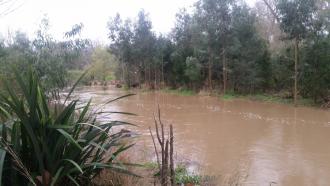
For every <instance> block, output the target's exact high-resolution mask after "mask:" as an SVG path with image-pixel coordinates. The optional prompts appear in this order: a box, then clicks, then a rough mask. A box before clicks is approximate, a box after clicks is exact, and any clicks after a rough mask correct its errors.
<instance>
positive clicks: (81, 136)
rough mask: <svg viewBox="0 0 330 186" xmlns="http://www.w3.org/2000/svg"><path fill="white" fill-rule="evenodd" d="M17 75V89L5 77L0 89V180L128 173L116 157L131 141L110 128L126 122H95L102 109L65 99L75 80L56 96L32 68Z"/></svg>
mask: <svg viewBox="0 0 330 186" xmlns="http://www.w3.org/2000/svg"><path fill="white" fill-rule="evenodd" d="M80 79H81V78H80ZM16 81H17V84H18V85H19V86H18V87H19V90H18V91H13V90H12V89H11V87H10V85H9V83H8V82H7V83H6V85H5V87H6V88H5V93H1V94H0V119H1V120H0V121H1V125H0V133H1V137H0V181H1V182H0V183H2V184H4V185H79V184H83V185H86V184H88V183H90V182H91V180H92V178H94V177H95V176H97V175H98V174H99V173H100V171H101V170H102V169H111V170H112V171H118V172H121V173H127V174H132V173H130V172H129V171H127V169H125V167H124V165H123V164H122V163H120V162H119V161H117V159H116V158H117V157H118V155H119V154H121V153H122V152H123V151H125V150H126V149H128V148H130V147H131V146H132V144H126V143H124V142H123V140H124V139H125V138H127V136H128V135H125V131H120V132H113V131H112V130H111V129H112V128H113V127H114V126H118V125H126V124H129V123H125V122H121V121H109V122H107V123H102V124H101V123H97V121H96V117H97V115H98V114H100V113H102V112H100V111H99V110H98V109H91V101H89V102H88V103H87V104H86V105H84V106H81V105H79V106H78V105H77V103H78V100H73V101H68V100H69V97H70V95H71V93H72V91H73V89H74V87H75V86H73V88H72V89H71V91H70V93H69V94H68V95H67V97H66V98H65V101H64V102H63V101H62V102H60V101H54V100H50V99H49V98H47V96H46V94H45V93H44V91H43V88H42V87H41V85H40V81H39V79H38V77H37V76H36V75H35V73H34V72H33V71H31V72H29V73H28V77H23V76H21V75H19V74H18V73H16ZM76 84H77V83H76ZM76 84H75V85H76ZM127 96H129V95H127ZM123 97H125V96H123ZM121 98H122V97H121ZM117 99H119V98H117ZM117 99H115V100H117ZM112 101H114V100H110V101H108V102H106V103H105V104H108V103H111V102H112ZM125 141H127V140H125ZM1 176H2V180H1Z"/></svg>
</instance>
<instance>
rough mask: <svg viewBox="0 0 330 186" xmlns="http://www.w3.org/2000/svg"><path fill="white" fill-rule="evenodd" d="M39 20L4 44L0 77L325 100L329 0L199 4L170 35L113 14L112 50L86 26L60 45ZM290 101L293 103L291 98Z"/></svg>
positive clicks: (329, 97)
mask: <svg viewBox="0 0 330 186" xmlns="http://www.w3.org/2000/svg"><path fill="white" fill-rule="evenodd" d="M48 29H49V23H48V20H47V19H43V20H42V22H41V24H40V28H39V30H37V32H36V36H35V38H34V39H29V38H28V37H27V36H26V35H25V34H24V33H22V32H16V33H15V34H13V35H11V36H9V37H8V38H6V39H3V40H2V41H1V42H0V63H1V66H0V71H1V73H0V74H1V76H2V77H5V78H8V77H11V74H10V73H8V72H10V71H9V68H11V66H16V68H17V69H19V70H20V71H22V72H25V71H26V69H27V68H26V67H27V66H29V65H30V66H32V67H33V68H35V69H36V70H37V73H38V75H39V76H40V77H41V79H42V80H43V82H44V83H43V84H44V86H45V88H46V89H48V90H58V88H63V87H65V86H67V84H68V82H69V80H70V78H72V77H76V78H77V77H78V76H79V74H81V72H82V70H84V69H87V68H88V69H90V71H89V74H88V75H87V76H86V78H85V81H83V82H85V83H86V84H87V83H89V84H90V83H91V82H103V83H106V82H107V81H109V80H113V79H114V78H116V79H117V80H121V81H122V82H124V83H125V84H126V85H127V86H128V87H136V86H139V87H145V88H150V89H158V88H165V87H170V88H174V89H178V88H180V89H191V90H195V91H199V90H204V91H210V92H219V93H223V94H226V93H238V94H257V93H266V94H273V95H274V94H276V95H278V96H281V97H286V98H296V97H297V96H299V97H303V98H309V99H313V100H314V101H315V102H317V103H327V102H329V101H330V52H329V51H330V35H329V33H330V30H329V29H330V3H329V1H327V0H260V1H259V2H257V3H256V5H255V7H253V8H250V7H248V6H247V5H246V4H245V3H244V2H243V1H238V0H199V1H197V2H196V3H195V5H194V7H193V9H192V10H189V11H187V10H185V9H182V10H180V11H179V12H178V13H177V15H176V21H175V26H174V28H173V29H172V31H171V32H170V33H168V34H166V35H161V34H157V33H155V32H154V31H153V28H152V22H151V20H150V18H149V15H148V13H147V12H145V11H143V10H141V11H140V12H139V13H138V15H137V17H136V18H135V19H122V18H121V16H120V15H119V14H117V16H115V17H113V18H111V19H110V20H109V22H108V24H107V29H108V33H109V35H108V36H109V41H110V44H109V46H102V45H96V44H93V43H92V42H91V41H90V40H87V39H81V37H80V32H81V31H82V29H83V25H82V24H77V25H74V26H73V27H72V30H70V31H68V32H67V33H65V35H64V39H63V40H61V41H57V40H55V39H53V38H52V36H51V35H50V34H49V33H48ZM294 100H296V99H294Z"/></svg>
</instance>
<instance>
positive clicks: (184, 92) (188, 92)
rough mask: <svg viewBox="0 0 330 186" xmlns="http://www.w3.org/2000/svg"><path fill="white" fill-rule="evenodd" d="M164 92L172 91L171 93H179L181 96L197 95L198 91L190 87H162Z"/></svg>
mask: <svg viewBox="0 0 330 186" xmlns="http://www.w3.org/2000/svg"><path fill="white" fill-rule="evenodd" d="M161 91H162V92H165V93H170V94H175V95H179V96H193V95H196V92H194V91H192V90H188V89H169V88H166V89H162V90H161Z"/></svg>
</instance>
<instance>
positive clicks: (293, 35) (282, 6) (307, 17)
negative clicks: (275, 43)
mask: <svg viewBox="0 0 330 186" xmlns="http://www.w3.org/2000/svg"><path fill="white" fill-rule="evenodd" d="M276 8H277V10H278V18H279V21H280V26H281V29H282V31H283V32H284V33H285V34H286V36H285V38H286V39H289V40H293V41H294V64H295V65H294V104H295V105H297V95H298V87H297V86H298V60H299V56H298V55H299V43H300V42H301V41H302V39H304V38H306V36H307V34H308V31H309V29H310V28H311V26H312V20H313V14H314V13H315V11H316V7H315V0H279V2H278V4H277V6H276Z"/></svg>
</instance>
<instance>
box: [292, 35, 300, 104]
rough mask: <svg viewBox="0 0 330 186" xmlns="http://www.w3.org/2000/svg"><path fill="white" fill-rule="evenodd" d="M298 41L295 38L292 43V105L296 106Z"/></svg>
mask: <svg viewBox="0 0 330 186" xmlns="http://www.w3.org/2000/svg"><path fill="white" fill-rule="evenodd" d="M298 44H299V43H298V39H297V38H295V43H294V95H293V99H294V105H295V106H297V94H298V93H297V91H298V89H297V84H298V82H297V81H298V80H297V78H298V50H299V48H298Z"/></svg>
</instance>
